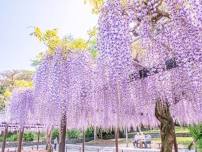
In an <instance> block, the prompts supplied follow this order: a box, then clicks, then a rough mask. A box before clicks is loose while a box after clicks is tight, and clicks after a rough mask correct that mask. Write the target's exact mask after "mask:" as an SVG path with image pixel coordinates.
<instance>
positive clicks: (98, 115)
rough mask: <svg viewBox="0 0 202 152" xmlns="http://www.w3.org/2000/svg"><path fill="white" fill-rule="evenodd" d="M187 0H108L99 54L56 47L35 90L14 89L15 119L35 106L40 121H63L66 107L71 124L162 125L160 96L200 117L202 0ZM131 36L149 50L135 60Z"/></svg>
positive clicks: (181, 117) (174, 108)
mask: <svg viewBox="0 0 202 152" xmlns="http://www.w3.org/2000/svg"><path fill="white" fill-rule="evenodd" d="M187 2H190V7H188V6H187V5H188V4H185V3H184V2H183V1H178V0H174V1H171V0H165V1H161V0H150V1H147V0H146V1H139V0H134V1H128V3H127V4H124V5H123V4H122V3H121V2H120V0H108V1H107V2H106V3H105V4H104V6H103V8H102V10H101V13H100V18H99V23H98V24H99V33H98V45H97V49H98V50H99V52H100V56H99V58H98V60H97V61H95V60H94V59H93V58H92V57H91V56H90V55H89V54H88V53H87V52H85V51H76V52H75V51H68V52H64V51H63V50H62V49H60V48H57V49H56V51H54V52H55V53H53V54H51V55H47V56H46V57H45V58H44V59H43V61H42V62H41V64H40V66H39V68H38V70H37V72H36V75H35V78H34V93H33V94H32V93H31V94H28V93H27V92H29V91H25V92H23V91H22V92H21V91H19V92H18V93H14V94H13V97H12V102H11V103H14V104H13V105H12V106H11V112H12V114H13V117H12V120H15V121H16V122H18V123H19V124H22V125H23V124H25V123H27V122H28V121H27V119H28V117H29V116H30V114H29V113H30V112H31V111H33V109H35V111H34V113H35V116H36V117H35V122H37V123H38V124H42V125H46V126H51V125H52V126H56V127H57V126H58V125H59V124H60V121H61V118H62V116H63V115H64V114H65V116H66V117H65V118H66V119H67V127H68V128H83V127H84V128H86V127H88V126H91V125H93V126H99V127H102V128H110V127H114V126H116V127H117V126H118V127H131V126H134V127H137V126H139V125H141V124H143V125H147V126H156V125H158V121H157V120H156V118H155V103H156V101H157V99H161V101H164V102H167V103H168V105H169V106H170V111H171V114H172V117H173V119H174V120H175V121H177V122H179V123H181V124H183V123H186V124H187V123H188V124H189V123H198V122H201V118H202V114H201V111H202V102H201V101H200V100H201V99H202V64H201V62H202V50H201V49H202V34H201V16H202V14H201V7H200V6H201V2H200V1H197V0H195V1H193V0H188V1H187ZM191 2H192V3H191ZM162 5H163V6H165V8H164V7H163V8H164V9H160V7H161V6H162ZM191 8H195V9H194V12H192V10H193V9H191ZM187 16H188V17H187ZM133 41H139V42H140V44H141V47H142V48H143V49H144V50H145V52H144V56H141V57H137V58H136V59H135V60H133V59H132V56H131V52H132V50H131V44H132V42H133ZM32 95H33V96H34V108H33V104H32V102H33V99H31V98H33V96H32ZM28 99H30V100H29V101H28ZM20 103H21V104H20ZM25 107H29V108H25ZM21 109H22V112H21V113H19V110H21ZM30 120H31V119H30Z"/></svg>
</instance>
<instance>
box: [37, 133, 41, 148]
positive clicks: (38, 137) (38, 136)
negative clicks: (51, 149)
mask: <svg viewBox="0 0 202 152" xmlns="http://www.w3.org/2000/svg"><path fill="white" fill-rule="evenodd" d="M39 140H40V131H38V134H37V150H39Z"/></svg>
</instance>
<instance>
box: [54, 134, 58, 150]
mask: <svg viewBox="0 0 202 152" xmlns="http://www.w3.org/2000/svg"><path fill="white" fill-rule="evenodd" d="M57 144H58V139H57V137H56V138H55V139H54V150H57Z"/></svg>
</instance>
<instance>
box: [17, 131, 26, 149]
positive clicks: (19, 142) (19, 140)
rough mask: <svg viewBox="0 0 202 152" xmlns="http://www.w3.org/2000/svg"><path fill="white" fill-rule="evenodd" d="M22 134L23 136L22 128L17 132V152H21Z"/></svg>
mask: <svg viewBox="0 0 202 152" xmlns="http://www.w3.org/2000/svg"><path fill="white" fill-rule="evenodd" d="M23 134H24V127H22V128H20V130H19V136H18V150H17V152H21V151H22V140H23Z"/></svg>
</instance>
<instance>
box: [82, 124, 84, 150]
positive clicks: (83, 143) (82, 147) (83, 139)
mask: <svg viewBox="0 0 202 152" xmlns="http://www.w3.org/2000/svg"><path fill="white" fill-rule="evenodd" d="M82 132H83V142H82V152H85V130H84V128H83V130H82Z"/></svg>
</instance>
